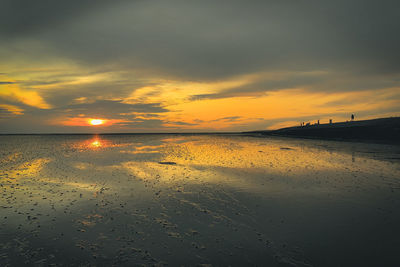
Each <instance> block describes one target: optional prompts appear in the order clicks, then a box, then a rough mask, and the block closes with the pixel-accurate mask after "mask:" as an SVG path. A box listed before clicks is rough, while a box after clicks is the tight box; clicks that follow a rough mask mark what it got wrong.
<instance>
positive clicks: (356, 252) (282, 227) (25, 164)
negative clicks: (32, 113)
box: [0, 135, 400, 266]
mask: <svg viewBox="0 0 400 267" xmlns="http://www.w3.org/2000/svg"><path fill="white" fill-rule="evenodd" d="M399 179H400V147H399V146H391V145H377V144H360V143H350V142H347V143H341V142H334V141H320V140H300V139H290V138H278V137H263V138H254V137H246V136H218V135H150V136H146V135H121V136H118V135H115V136H113V135H106V136H101V135H100V136H90V135H75V136H67V135H64V136H53V135H37V136H12V135H10V136H0V193H1V200H0V202H1V203H0V265H1V266H7V265H11V266H18V265H23V264H26V265H33V264H34V265H37V266H49V265H69V266H70V265H79V266H82V265H98V266H112V265H115V266H135V265H161V266H162V265H167V264H168V265H170V266H178V265H185V266H196V265H202V264H203V265H205V266H207V265H213V266H226V265H232V266H251V265H253V266H254V265H258V266H398V262H399V260H398V252H399V250H400V227H399V224H400V180H399Z"/></svg>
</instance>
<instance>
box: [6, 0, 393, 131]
mask: <svg viewBox="0 0 400 267" xmlns="http://www.w3.org/2000/svg"><path fill="white" fill-rule="evenodd" d="M399 10H400V2H399V1H385V0H382V1H376V0H374V1H370V0H354V1H353V0H346V1H344V0H336V1H330V0H329V1H327V0H318V1H313V0H263V1H248V0H247V1H245V0H242V1H236V0H229V1H225V0H219V1H215V0H213V1H208V0H205V1H191V0H182V1H177V0H171V1H161V0H160V1H152V0H148V1H145V0H142V1H139V0H138V1H134V0H130V1H128V0H114V1H108V0H98V1H90V0H79V1H78V0H69V1H53V0H36V1H31V0H0V133H92V132H104V133H106V132H114V133H116V132H134V133H136V132H137V133H140V132H210V131H222V132H226V131H248V130H262V129H276V128H281V127H286V126H292V125H299V124H300V122H311V123H313V122H316V121H317V120H320V121H321V123H326V122H328V120H329V119H333V121H334V122H335V121H345V120H349V119H350V116H351V114H355V116H356V119H370V118H378V117H390V116H400V52H399V47H400V34H399V32H400V20H399ZM93 119H97V120H101V122H102V123H101V124H99V125H92V124H91V123H90V122H91V120H93Z"/></svg>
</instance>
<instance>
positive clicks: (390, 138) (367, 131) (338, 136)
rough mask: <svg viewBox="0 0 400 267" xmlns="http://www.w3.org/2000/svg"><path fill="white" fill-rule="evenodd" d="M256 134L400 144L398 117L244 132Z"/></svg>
mask: <svg viewBox="0 0 400 267" xmlns="http://www.w3.org/2000/svg"><path fill="white" fill-rule="evenodd" d="M246 133H247V134H257V135H277V136H288V137H299V138H315V139H328V140H343V141H360V142H374V143H388V144H400V117H393V118H380V119H373V120H360V121H348V122H337V123H327V124H313V125H309V124H307V125H304V126H297V127H287V128H282V129H278V130H270V131H268V130H264V131H252V132H246Z"/></svg>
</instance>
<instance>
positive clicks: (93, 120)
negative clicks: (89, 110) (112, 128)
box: [89, 119, 104, 125]
mask: <svg viewBox="0 0 400 267" xmlns="http://www.w3.org/2000/svg"><path fill="white" fill-rule="evenodd" d="M89 123H90V124H91V125H101V124H104V120H100V119H91V120H90V121H89Z"/></svg>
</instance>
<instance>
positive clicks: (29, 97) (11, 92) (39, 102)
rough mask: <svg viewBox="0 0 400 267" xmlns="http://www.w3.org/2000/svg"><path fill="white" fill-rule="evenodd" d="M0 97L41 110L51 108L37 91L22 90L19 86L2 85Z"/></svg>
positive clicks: (0, 86)
mask: <svg viewBox="0 0 400 267" xmlns="http://www.w3.org/2000/svg"><path fill="white" fill-rule="evenodd" d="M0 97H4V98H6V99H10V100H13V101H16V102H21V103H24V104H25V105H28V106H32V107H36V108H40V109H50V108H51V106H50V105H49V104H48V103H46V101H45V100H44V99H43V98H42V97H41V96H40V95H39V94H38V93H37V92H36V91H32V90H25V89H21V88H20V87H19V86H18V85H17V84H6V85H0Z"/></svg>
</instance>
